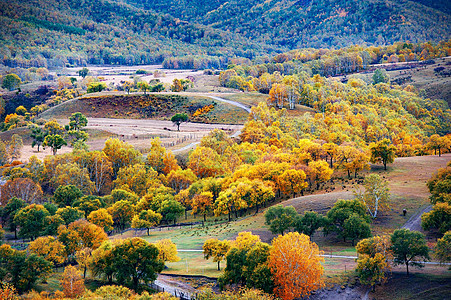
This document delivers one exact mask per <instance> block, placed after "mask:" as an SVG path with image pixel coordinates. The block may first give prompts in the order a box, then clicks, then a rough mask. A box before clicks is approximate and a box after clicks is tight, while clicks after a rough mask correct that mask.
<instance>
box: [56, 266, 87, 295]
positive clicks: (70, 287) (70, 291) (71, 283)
mask: <svg viewBox="0 0 451 300" xmlns="http://www.w3.org/2000/svg"><path fill="white" fill-rule="evenodd" d="M61 285H62V287H63V292H64V296H66V297H68V298H76V297H78V296H80V295H82V294H83V292H84V290H85V285H84V280H83V278H82V277H81V273H80V272H79V271H78V270H77V268H76V267H74V266H70V265H69V266H67V267H66V268H65V269H64V273H63V277H62V279H61Z"/></svg>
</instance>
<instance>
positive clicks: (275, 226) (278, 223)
mask: <svg viewBox="0 0 451 300" xmlns="http://www.w3.org/2000/svg"><path fill="white" fill-rule="evenodd" d="M297 215H298V213H297V212H296V210H295V209H294V207H293V206H287V207H283V206H282V204H279V205H275V206H271V207H270V208H268V209H267V210H266V212H265V224H266V225H269V227H270V230H271V232H272V233H273V234H277V233H278V234H282V235H283V233H284V232H285V231H286V230H288V229H290V228H291V227H293V222H294V220H295V219H296V217H297Z"/></svg>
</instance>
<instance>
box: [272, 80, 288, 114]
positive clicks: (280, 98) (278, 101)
mask: <svg viewBox="0 0 451 300" xmlns="http://www.w3.org/2000/svg"><path fill="white" fill-rule="evenodd" d="M287 99H288V93H287V88H286V86H285V85H284V84H279V83H276V84H274V85H273V86H272V88H271V90H270V91H269V98H268V104H269V105H274V106H277V108H283V104H284V102H285V101H286V100H287Z"/></svg>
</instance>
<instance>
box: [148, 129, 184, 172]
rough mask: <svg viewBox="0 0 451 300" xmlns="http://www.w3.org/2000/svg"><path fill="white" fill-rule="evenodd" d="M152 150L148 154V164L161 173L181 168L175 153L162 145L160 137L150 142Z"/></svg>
mask: <svg viewBox="0 0 451 300" xmlns="http://www.w3.org/2000/svg"><path fill="white" fill-rule="evenodd" d="M150 144H151V147H150V152H149V154H147V159H146V165H147V166H150V167H152V168H153V169H154V170H155V171H157V172H158V173H159V174H161V173H163V174H165V175H168V174H169V172H171V171H176V170H178V169H179V166H178V165H177V160H176V158H175V157H174V154H172V152H170V151H166V149H165V148H164V147H163V146H161V142H160V139H159V138H156V139H152V141H151V142H150Z"/></svg>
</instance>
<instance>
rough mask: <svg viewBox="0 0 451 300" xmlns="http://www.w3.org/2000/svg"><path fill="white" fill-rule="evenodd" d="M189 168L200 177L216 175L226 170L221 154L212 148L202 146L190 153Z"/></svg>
mask: <svg viewBox="0 0 451 300" xmlns="http://www.w3.org/2000/svg"><path fill="white" fill-rule="evenodd" d="M188 168H190V169H191V170H193V172H194V174H196V175H197V176H198V177H200V178H205V177H215V176H217V175H221V174H222V173H223V172H224V169H223V167H222V165H221V158H220V156H219V154H218V153H217V152H216V151H214V150H213V149H211V148H205V147H201V146H199V147H196V149H194V151H193V152H191V153H190V155H189V158H188Z"/></svg>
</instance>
